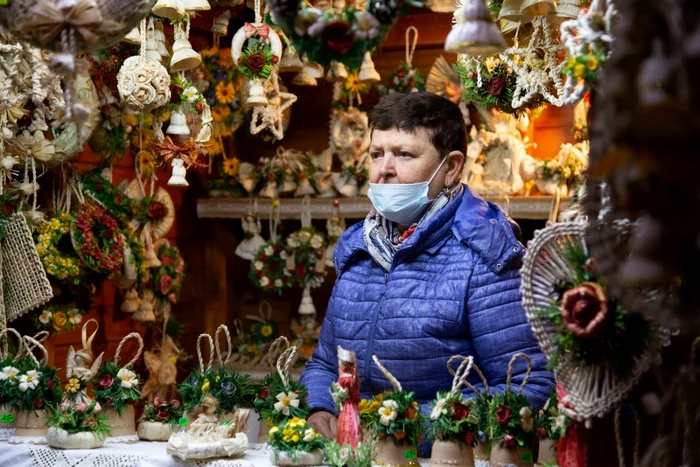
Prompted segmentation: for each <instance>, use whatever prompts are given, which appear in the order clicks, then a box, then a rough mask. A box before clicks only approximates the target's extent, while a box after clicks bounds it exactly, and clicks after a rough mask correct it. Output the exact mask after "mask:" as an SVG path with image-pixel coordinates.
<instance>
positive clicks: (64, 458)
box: [0, 441, 272, 467]
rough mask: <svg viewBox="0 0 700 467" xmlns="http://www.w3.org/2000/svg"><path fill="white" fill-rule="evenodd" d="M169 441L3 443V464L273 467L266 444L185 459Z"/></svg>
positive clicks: (41, 466) (13, 466) (35, 466)
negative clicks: (77, 445) (93, 445)
mask: <svg viewBox="0 0 700 467" xmlns="http://www.w3.org/2000/svg"><path fill="white" fill-rule="evenodd" d="M166 444H167V443H156V442H147V441H142V442H139V443H136V444H117V445H107V446H104V447H101V448H98V449H74V450H61V449H54V448H52V447H50V446H32V445H26V444H18V445H15V444H7V443H6V442H2V443H0V466H2V467H185V466H187V467H191V466H194V467H271V466H272V464H271V463H270V460H269V452H267V451H266V450H263V445H260V444H251V448H250V449H249V450H248V451H247V452H246V454H245V456H244V457H242V458H238V459H215V460H211V461H187V462H184V461H181V460H179V459H177V458H175V457H172V456H169V455H168V454H167V453H166V452H165V446H166Z"/></svg>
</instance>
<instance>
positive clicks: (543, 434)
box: [537, 426, 549, 439]
mask: <svg viewBox="0 0 700 467" xmlns="http://www.w3.org/2000/svg"><path fill="white" fill-rule="evenodd" d="M537 436H539V437H540V439H547V438H548V437H549V435H548V434H547V429H546V428H545V427H543V426H540V427H538V428H537Z"/></svg>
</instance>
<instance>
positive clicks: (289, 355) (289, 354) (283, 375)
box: [277, 346, 297, 392]
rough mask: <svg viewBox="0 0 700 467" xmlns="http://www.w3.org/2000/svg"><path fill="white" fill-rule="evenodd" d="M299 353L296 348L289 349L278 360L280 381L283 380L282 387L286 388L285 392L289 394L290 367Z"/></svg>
mask: <svg viewBox="0 0 700 467" xmlns="http://www.w3.org/2000/svg"><path fill="white" fill-rule="evenodd" d="M296 353H297V348H296V347H295V346H291V347H289V348H288V349H287V350H285V351H284V352H282V355H280V356H279V358H278V359H277V373H279V375H280V379H281V380H282V386H283V387H284V390H285V391H286V392H289V390H290V389H289V379H290V375H289V366H290V365H291V364H292V362H293V361H294V357H295V356H296Z"/></svg>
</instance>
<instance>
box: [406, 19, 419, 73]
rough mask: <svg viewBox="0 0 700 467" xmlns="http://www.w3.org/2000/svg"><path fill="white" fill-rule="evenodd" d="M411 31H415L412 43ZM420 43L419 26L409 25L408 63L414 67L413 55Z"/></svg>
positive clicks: (407, 35)
mask: <svg viewBox="0 0 700 467" xmlns="http://www.w3.org/2000/svg"><path fill="white" fill-rule="evenodd" d="M411 33H413V42H412V43H411V39H410V37H411ZM417 45H418V28H416V27H415V26H409V27H408V28H406V63H407V64H408V66H409V67H413V55H414V54H415V53H416V46H417Z"/></svg>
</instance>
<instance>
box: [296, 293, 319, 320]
mask: <svg viewBox="0 0 700 467" xmlns="http://www.w3.org/2000/svg"><path fill="white" fill-rule="evenodd" d="M299 314H300V315H302V316H308V315H315V314H316V307H315V306H314V301H313V299H312V298H311V290H310V289H309V287H305V288H304V292H303V293H302V295H301V304H300V305H299Z"/></svg>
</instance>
